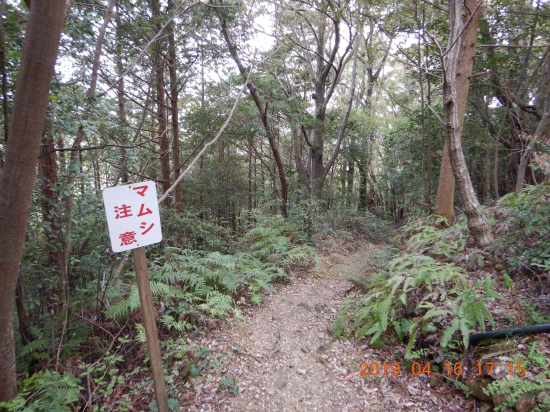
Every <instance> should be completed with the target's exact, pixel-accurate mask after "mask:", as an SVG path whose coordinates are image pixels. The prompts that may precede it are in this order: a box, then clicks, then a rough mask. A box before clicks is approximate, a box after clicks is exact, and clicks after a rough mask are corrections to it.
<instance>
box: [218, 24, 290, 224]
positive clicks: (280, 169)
mask: <svg viewBox="0 0 550 412" xmlns="http://www.w3.org/2000/svg"><path fill="white" fill-rule="evenodd" d="M218 18H219V20H220V24H221V32H222V34H223V37H224V39H225V43H226V44H227V48H228V49H229V54H231V57H232V58H233V61H234V62H235V64H236V65H237V68H238V69H239V72H240V73H241V76H242V77H243V79H244V80H245V81H246V79H247V77H248V70H247V69H246V68H245V66H244V65H243V63H242V61H241V59H240V58H239V55H238V54H237V46H236V45H235V44H234V43H233V40H232V39H231V36H230V35H229V29H228V27H227V21H226V20H225V19H224V18H223V17H222V16H221V14H218ZM247 87H248V91H249V92H250V95H251V96H252V99H253V100H254V103H255V104H256V107H257V109H258V112H259V114H260V120H261V121H262V125H263V128H264V130H265V133H266V135H267V141H268V142H269V146H270V148H271V153H272V154H273V159H274V160H275V166H276V167H277V173H278V175H279V183H280V185H281V188H280V190H278V191H277V192H278V193H279V196H278V197H279V199H280V201H281V205H280V209H281V214H282V215H283V216H284V217H288V206H287V204H288V180H287V178H286V172H285V168H284V164H283V159H282V158H281V154H280V152H279V148H278V146H277V142H276V140H275V136H274V133H273V128H272V127H271V125H270V122H269V118H268V104H269V102H267V101H266V102H265V104H262V101H261V98H260V94H259V93H258V90H257V89H256V87H255V86H254V83H253V82H252V80H249V81H248V83H247Z"/></svg>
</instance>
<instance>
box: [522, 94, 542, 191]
mask: <svg viewBox="0 0 550 412" xmlns="http://www.w3.org/2000/svg"><path fill="white" fill-rule="evenodd" d="M549 118H550V91H549V92H548V96H546V101H545V103H544V113H543V114H542V118H541V119H540V121H539V124H538V126H537V130H535V134H534V135H533V136H531V138H530V139H529V144H528V145H527V148H526V149H525V150H524V151H523V154H522V155H521V160H520V162H519V166H518V177H517V180H516V190H515V191H516V193H517V192H519V191H520V190H521V189H522V188H523V181H524V180H525V171H526V170H527V165H528V164H529V159H531V155H532V154H533V151H534V150H535V145H536V144H537V140H538V139H540V138H541V136H542V135H543V134H544V131H545V130H546V126H547V125H548V119H549Z"/></svg>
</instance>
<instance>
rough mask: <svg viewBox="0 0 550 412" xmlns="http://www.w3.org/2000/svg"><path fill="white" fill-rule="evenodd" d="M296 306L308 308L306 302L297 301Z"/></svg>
mask: <svg viewBox="0 0 550 412" xmlns="http://www.w3.org/2000/svg"><path fill="white" fill-rule="evenodd" d="M298 306H301V307H302V308H305V309H309V305H308V304H307V303H306V302H300V303H298Z"/></svg>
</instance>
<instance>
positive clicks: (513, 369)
mask: <svg viewBox="0 0 550 412" xmlns="http://www.w3.org/2000/svg"><path fill="white" fill-rule="evenodd" d="M359 366H360V367H361V371H360V372H359V375H360V376H378V375H390V376H398V375H401V373H403V371H402V368H401V365H399V363H398V362H391V363H388V362H361V363H360V364H359ZM495 367H496V368H500V369H505V370H506V371H507V372H508V374H509V375H516V376H524V375H525V374H526V373H527V370H526V368H525V362H508V363H504V364H502V363H498V364H497V363H495V362H484V363H481V362H478V363H476V365H475V368H473V371H474V373H477V375H478V376H483V375H490V374H491V372H492V371H493V369H494V368H495ZM405 371H406V370H405ZM410 372H411V373H412V374H413V375H414V376H421V375H431V374H432V372H434V373H440V374H444V375H447V376H453V375H454V376H460V375H463V374H464V367H463V365H462V362H455V363H450V362H446V363H444V364H443V365H441V366H437V368H433V367H432V365H431V364H430V363H429V362H426V363H423V362H413V363H412V365H411V370H410Z"/></svg>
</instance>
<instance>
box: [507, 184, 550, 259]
mask: <svg viewBox="0 0 550 412" xmlns="http://www.w3.org/2000/svg"><path fill="white" fill-rule="evenodd" d="M499 205H500V206H501V207H502V213H503V214H504V216H503V219H502V220H503V222H504V223H502V224H501V227H500V230H499V231H500V232H501V233H500V236H501V241H500V243H501V244H503V245H504V246H505V247H506V248H507V249H508V250H509V251H510V252H509V253H508V254H507V255H508V262H509V263H510V264H511V265H512V266H514V267H516V268H519V269H525V268H530V267H537V266H538V267H542V268H544V266H548V265H550V219H548V216H550V184H549V183H547V182H546V183H542V184H539V185H536V186H528V187H526V188H525V189H523V190H522V191H520V192H519V193H509V194H508V195H506V196H504V197H503V198H502V199H501V200H500V204H499ZM506 217H508V219H505V218H506Z"/></svg>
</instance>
